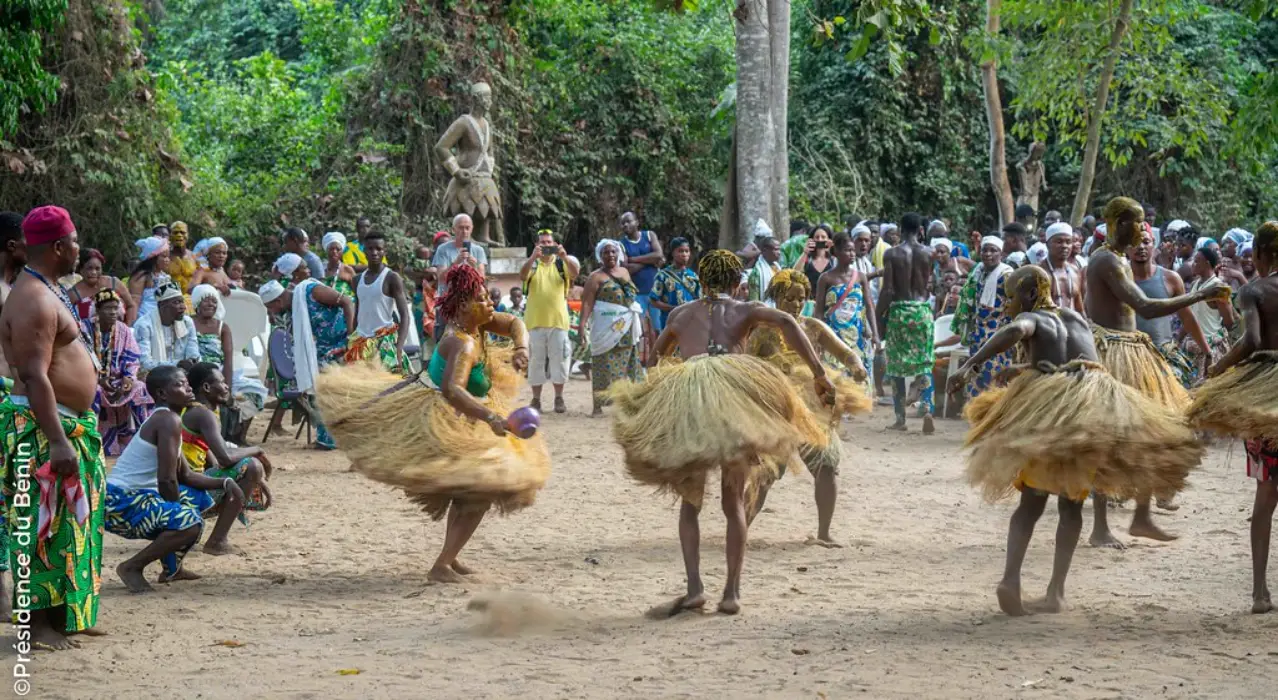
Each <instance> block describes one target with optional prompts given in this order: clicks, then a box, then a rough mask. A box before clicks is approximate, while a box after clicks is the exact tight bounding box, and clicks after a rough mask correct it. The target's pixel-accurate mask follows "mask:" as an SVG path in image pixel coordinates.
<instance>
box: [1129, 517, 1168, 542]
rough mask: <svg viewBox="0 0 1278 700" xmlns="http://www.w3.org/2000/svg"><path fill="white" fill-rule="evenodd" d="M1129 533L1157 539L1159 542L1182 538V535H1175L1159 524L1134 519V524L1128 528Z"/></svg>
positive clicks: (1133, 535)
mask: <svg viewBox="0 0 1278 700" xmlns="http://www.w3.org/2000/svg"><path fill="white" fill-rule="evenodd" d="M1127 534H1129V535H1131V536H1132V537H1144V538H1145V539H1148V540H1157V541H1159V542H1171V541H1173V540H1177V539H1180V535H1173V534H1171V533H1170V532H1167V531H1166V530H1163V529H1162V528H1160V527H1158V526H1157V525H1155V524H1153V523H1151V522H1146V521H1139V522H1138V521H1135V520H1133V521H1132V526H1131V527H1129V528H1127Z"/></svg>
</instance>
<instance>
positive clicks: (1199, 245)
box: [1194, 236, 1216, 250]
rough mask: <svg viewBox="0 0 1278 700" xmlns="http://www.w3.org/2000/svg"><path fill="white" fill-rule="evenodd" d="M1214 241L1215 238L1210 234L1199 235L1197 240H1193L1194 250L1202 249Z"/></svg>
mask: <svg viewBox="0 0 1278 700" xmlns="http://www.w3.org/2000/svg"><path fill="white" fill-rule="evenodd" d="M1215 242H1216V239H1215V238H1212V237H1211V236H1199V237H1198V240H1196V241H1194V250H1202V249H1203V248H1206V247H1207V246H1209V245H1211V244H1212V243H1215Z"/></svg>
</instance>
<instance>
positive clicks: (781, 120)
mask: <svg viewBox="0 0 1278 700" xmlns="http://www.w3.org/2000/svg"><path fill="white" fill-rule="evenodd" d="M768 31H769V33H770V35H771V45H772V98H771V100H770V102H771V103H772V134H773V144H772V146H773V153H774V155H773V157H772V219H771V225H772V230H773V232H774V233H775V234H776V236H777V237H778V238H780V239H781V240H785V239H786V238H787V237H788V236H789V233H790V133H789V132H790V119H789V109H790V0H768Z"/></svg>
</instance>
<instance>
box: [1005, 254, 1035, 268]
mask: <svg viewBox="0 0 1278 700" xmlns="http://www.w3.org/2000/svg"><path fill="white" fill-rule="evenodd" d="M1028 259H1029V258H1027V257H1026V256H1025V253H1022V252H1021V251H1019V250H1018V251H1016V252H1015V253H1012V254H1011V255H1009V256H1007V257H1006V258H1004V260H1006V261H1007V264H1008V265H1011V266H1013V267H1020V266H1021V265H1024V264H1025V261H1026V260H1028Z"/></svg>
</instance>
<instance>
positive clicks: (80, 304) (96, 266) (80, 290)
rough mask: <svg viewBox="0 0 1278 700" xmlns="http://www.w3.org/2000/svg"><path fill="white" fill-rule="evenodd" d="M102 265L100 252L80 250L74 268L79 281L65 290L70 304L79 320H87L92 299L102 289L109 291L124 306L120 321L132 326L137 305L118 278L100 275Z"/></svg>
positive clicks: (103, 262)
mask: <svg viewBox="0 0 1278 700" xmlns="http://www.w3.org/2000/svg"><path fill="white" fill-rule="evenodd" d="M104 265H106V256H104V255H102V253H101V252H99V251H97V250H94V249H92V248H87V249H84V250H81V251H80V266H79V267H78V268H76V272H77V273H79V275H80V281H79V282H76V283H75V285H74V286H72V287H71V288H70V289H69V290H67V291H68V294H67V296H69V297H71V303H72V304H75V310H76V313H78V314H80V319H81V320H88V319H91V318H93V315H94V311H93V297H94V296H96V295H97V293H98V292H100V291H102V290H103V289H110V290H112V291H114V292H115V294H116V296H118V297H120V303H122V304H123V305H124V315H123V316H122V317H121V318H122V320H123V321H124V322H125V323H127V324H132V323H133V321H134V320H135V319H137V315H138V309H137V304H134V303H133V295H132V294H129V289H128V287H126V286H124V283H123V282H121V281H120V280H119V279H118V278H116V277H112V276H111V275H104V274H102V267H103V266H104Z"/></svg>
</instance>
